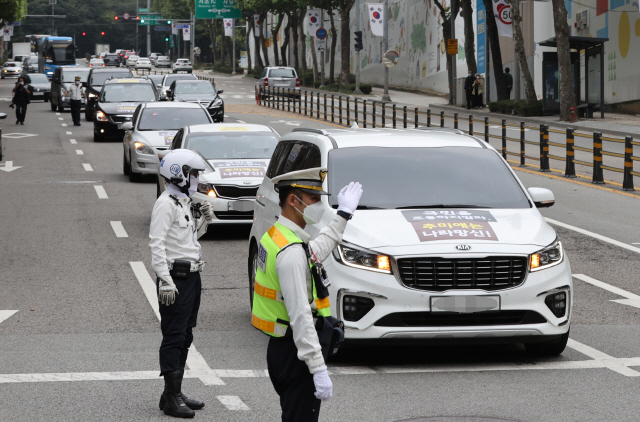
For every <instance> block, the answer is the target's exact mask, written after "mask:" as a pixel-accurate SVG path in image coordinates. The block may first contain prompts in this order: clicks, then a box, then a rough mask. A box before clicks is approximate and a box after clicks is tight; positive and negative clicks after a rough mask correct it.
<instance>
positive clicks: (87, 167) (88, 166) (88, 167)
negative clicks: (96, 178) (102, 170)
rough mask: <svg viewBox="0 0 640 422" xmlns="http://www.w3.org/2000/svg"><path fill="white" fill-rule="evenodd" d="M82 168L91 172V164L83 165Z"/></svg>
mask: <svg viewBox="0 0 640 422" xmlns="http://www.w3.org/2000/svg"><path fill="white" fill-rule="evenodd" d="M82 167H84V169H85V170H86V171H93V167H91V164H87V163H83V164H82Z"/></svg>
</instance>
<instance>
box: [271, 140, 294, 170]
mask: <svg viewBox="0 0 640 422" xmlns="http://www.w3.org/2000/svg"><path fill="white" fill-rule="evenodd" d="M292 146H293V142H280V143H278V145H277V146H276V149H275V150H274V151H273V155H272V156H271V162H270V163H269V168H268V169H267V177H268V178H269V179H273V178H274V177H276V176H277V175H278V174H280V173H278V168H279V167H280V165H281V164H282V161H283V160H284V159H285V158H286V157H287V156H288V155H289V151H290V150H291V147H292Z"/></svg>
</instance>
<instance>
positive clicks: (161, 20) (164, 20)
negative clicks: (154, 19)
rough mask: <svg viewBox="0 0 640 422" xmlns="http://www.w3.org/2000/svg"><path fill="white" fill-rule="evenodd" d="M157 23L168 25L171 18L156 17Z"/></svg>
mask: <svg viewBox="0 0 640 422" xmlns="http://www.w3.org/2000/svg"><path fill="white" fill-rule="evenodd" d="M158 23H166V24H168V25H170V24H171V19H158Z"/></svg>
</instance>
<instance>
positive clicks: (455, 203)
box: [328, 147, 531, 209]
mask: <svg viewBox="0 0 640 422" xmlns="http://www.w3.org/2000/svg"><path fill="white" fill-rule="evenodd" d="M328 167H329V175H328V178H329V181H328V183H329V192H330V193H331V196H330V197H329V202H330V204H331V205H332V206H334V207H337V205H338V202H337V198H338V192H340V189H341V188H342V187H343V186H345V185H347V184H348V183H349V182H352V181H354V180H357V181H360V182H361V183H362V187H363V191H364V193H363V195H362V199H361V200H360V206H361V207H362V208H373V209H375V208H381V209H398V208H405V209H410V208H416V209H420V208H530V207H531V204H530V203H529V200H528V199H527V197H526V196H525V193H524V191H523V190H522V188H521V187H520V184H518V182H517V180H516V179H515V177H514V176H513V174H512V173H511V171H510V170H509V169H508V168H507V166H506V164H505V163H504V162H503V161H502V159H501V158H500V156H499V155H498V154H496V152H495V151H493V150H490V149H484V148H461V147H443V148H380V147H360V148H340V149H334V150H331V151H330V152H329V166H328Z"/></svg>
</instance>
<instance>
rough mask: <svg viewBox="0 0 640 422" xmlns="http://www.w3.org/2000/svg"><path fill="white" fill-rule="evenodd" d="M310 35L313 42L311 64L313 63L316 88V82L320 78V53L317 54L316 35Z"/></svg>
mask: <svg viewBox="0 0 640 422" xmlns="http://www.w3.org/2000/svg"><path fill="white" fill-rule="evenodd" d="M309 37H310V40H309V41H311V42H310V44H311V64H312V65H313V82H314V88H315V82H316V81H317V80H318V55H317V54H316V43H315V40H316V39H315V38H314V37H311V36H309Z"/></svg>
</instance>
